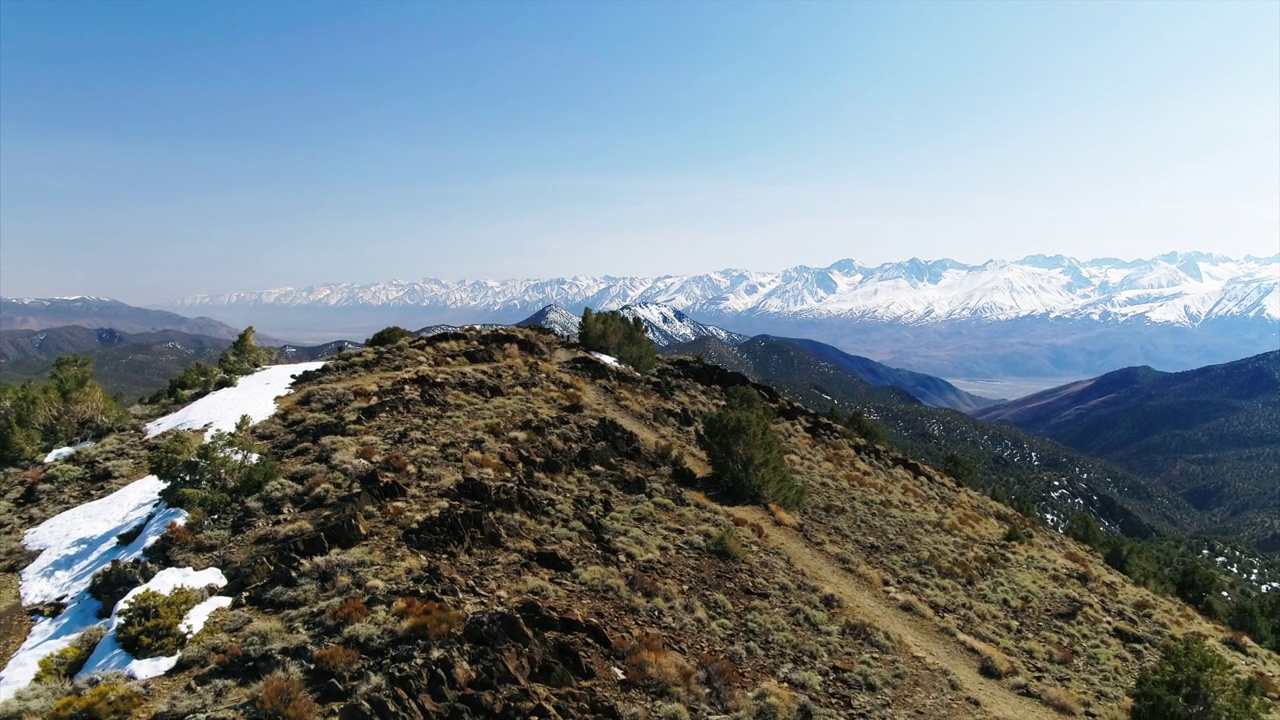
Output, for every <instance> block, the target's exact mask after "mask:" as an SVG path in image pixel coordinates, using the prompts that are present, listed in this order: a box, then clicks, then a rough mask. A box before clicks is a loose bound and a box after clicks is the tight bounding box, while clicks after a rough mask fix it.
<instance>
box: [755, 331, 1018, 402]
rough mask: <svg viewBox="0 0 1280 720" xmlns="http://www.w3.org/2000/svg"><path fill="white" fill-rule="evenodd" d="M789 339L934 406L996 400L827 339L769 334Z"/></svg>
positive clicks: (822, 357)
mask: <svg viewBox="0 0 1280 720" xmlns="http://www.w3.org/2000/svg"><path fill="white" fill-rule="evenodd" d="M769 339H770V340H774V341H778V342H785V343H790V344H793V345H796V346H799V347H800V348H803V349H804V350H806V351H808V352H809V353H810V354H812V355H813V356H814V357H815V358H818V359H819V360H820V361H822V362H827V363H830V364H831V365H833V366H834V367H836V368H838V369H840V370H845V371H847V372H851V373H853V374H854V375H857V376H858V377H860V378H862V379H863V380H865V381H867V382H868V383H870V384H872V385H875V386H877V387H884V386H890V387H896V388H900V389H902V390H906V391H907V392H909V393H911V395H912V396H913V397H915V398H916V399H917V400H919V401H920V402H922V403H924V404H925V405H930V406H932V407H946V408H951V409H952V410H959V411H961V412H972V411H974V410H977V409H978V408H981V407H986V406H987V405H991V404H993V403H995V402H996V401H995V400H992V399H990V398H984V397H980V396H978V395H973V394H971V393H967V392H964V391H963V390H960V389H959V388H957V387H956V386H954V385H952V384H951V383H949V382H947V381H946V380H943V379H942V378H938V377H934V376H932V375H925V374H924V373H918V372H912V371H911V370H902V369H899V368H892V367H889V366H888V365H885V364H883V363H878V362H876V361H875V360H871V359H870V358H865V357H860V356H858V355H850V354H848V353H846V352H843V351H841V350H838V349H836V348H834V347H832V346H830V345H827V344H825V343H820V342H818V341H816V340H807V339H801V338H769Z"/></svg>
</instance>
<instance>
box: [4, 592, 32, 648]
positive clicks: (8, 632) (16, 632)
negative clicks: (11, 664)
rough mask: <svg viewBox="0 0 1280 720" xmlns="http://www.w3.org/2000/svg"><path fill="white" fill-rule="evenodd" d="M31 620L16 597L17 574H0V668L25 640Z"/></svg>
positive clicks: (17, 596)
mask: <svg viewBox="0 0 1280 720" xmlns="http://www.w3.org/2000/svg"><path fill="white" fill-rule="evenodd" d="M30 629H31V618H30V617H28V616H27V612H26V610H24V609H23V607H22V599H21V598H20V597H19V595H18V575H17V573H3V574H0V667H3V666H4V664H5V663H7V662H8V661H9V658H11V657H12V656H13V653H14V652H15V651H16V650H17V649H18V646H19V645H21V644H22V643H23V641H24V640H26V639H27V631H28V630H30Z"/></svg>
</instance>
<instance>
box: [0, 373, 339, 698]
mask: <svg viewBox="0 0 1280 720" xmlns="http://www.w3.org/2000/svg"><path fill="white" fill-rule="evenodd" d="M323 364H324V363H323V362H312V363H299V364H296V365H276V366H272V367H267V368H263V369H262V370H259V371H258V372H256V373H254V374H252V375H248V376H245V377H242V378H240V380H239V382H238V383H237V384H236V385H235V387H229V388H224V389H222V390H218V391H216V392H213V393H210V394H208V395H206V396H204V397H203V398H201V399H199V400H197V401H195V402H193V403H191V404H190V405H188V406H186V407H184V408H182V409H181V410H179V411H177V412H175V413H172V414H170V415H166V416H164V417H162V418H160V419H159V420H156V421H155V422H152V423H150V424H148V425H147V435H146V436H147V437H148V438H151V437H155V436H156V435H159V434H160V433H162V432H164V431H166V430H171V429H174V428H182V429H189V430H199V429H206V433H207V434H206V438H207V437H211V436H212V434H213V433H214V432H216V431H218V430H231V429H233V428H234V427H235V424H236V422H237V421H238V420H239V419H240V417H241V416H242V415H248V416H249V417H250V418H251V419H252V421H253V422H255V423H256V422H261V421H262V420H265V419H266V418H268V417H270V416H271V414H272V413H273V412H275V401H276V398H278V397H280V396H282V395H285V394H287V393H288V392H289V390H290V386H291V385H292V383H293V378H294V376H295V375H297V374H298V373H301V372H304V371H306V370H314V369H316V368H318V367H320V366H321V365H323ZM74 449H78V447H77V448H74ZM74 449H73V448H60V450H68V451H69V452H66V453H63V454H59V455H57V456H56V457H55V458H54V459H55V460H58V459H63V458H65V457H67V456H69V455H70V454H71V452H74ZM50 455H54V453H51V454H50ZM164 487H165V483H164V482H162V481H161V480H159V479H158V478H156V477H155V476H154V475H148V476H146V477H144V478H142V479H140V480H137V481H135V482H133V483H131V484H129V485H126V486H125V487H123V488H121V489H119V490H117V491H116V492H114V493H112V494H110V495H108V496H106V497H103V498H99V499H97V500H93V501H91V502H87V503H85V504H83V505H80V506H77V507H74V508H72V509H70V510H67V511H65V512H63V513H60V514H58V515H55V516H54V517H52V518H49V519H48V520H46V521H45V522H43V523H41V524H40V525H37V526H36V527H34V528H31V529H30V530H27V532H26V533H25V534H24V535H23V538H22V544H23V545H25V546H26V547H27V548H30V549H32V550H39V551H41V552H40V555H39V556H38V557H37V558H36V559H35V560H34V561H32V563H31V564H30V565H28V566H27V567H26V568H25V569H23V571H22V573H21V583H20V586H19V594H20V596H21V598H22V603H23V605H24V606H31V605H38V604H42V603H50V602H62V603H65V606H66V607H65V609H64V610H63V612H62V613H61V614H59V615H58V616H56V617H51V618H49V617H46V618H40V619H38V620H37V621H36V624H35V626H34V627H32V628H31V632H30V633H29V634H28V635H27V639H26V641H24V642H23V643H22V646H21V647H19V648H18V650H17V652H15V653H14V655H13V657H12V658H11V659H10V660H9V663H8V665H6V666H5V668H4V671H3V672H0V701H3V700H7V699H8V698H10V697H12V696H13V694H14V693H15V692H17V691H18V690H19V689H21V688H23V687H25V686H26V685H28V684H29V683H30V682H31V681H32V679H34V678H35V675H36V671H37V670H38V664H39V662H40V659H41V658H44V657H46V656H48V655H50V654H52V653H55V652H57V651H59V650H61V649H63V648H65V647H67V646H69V645H71V643H72V642H74V641H75V639H76V637H78V636H79V635H80V633H82V632H84V631H85V630H86V629H88V628H89V627H90V626H92V625H103V626H105V627H107V629H108V633H107V636H106V637H104V638H103V640H102V642H100V643H99V644H98V647H97V648H96V649H95V650H94V653H93V655H92V656H91V657H90V659H89V662H88V663H86V665H85V668H84V670H83V671H82V672H81V674H82V675H83V674H92V673H94V672H103V671H106V670H121V671H124V672H126V673H128V674H130V675H131V676H133V677H136V678H149V677H155V676H157V675H162V674H164V673H165V672H167V671H168V670H169V669H171V668H172V667H173V665H174V663H176V662H177V656H173V657H168V658H148V659H145V660H137V659H135V658H133V657H132V656H130V655H129V654H128V653H127V652H125V651H124V650H123V649H122V648H120V646H119V643H117V642H116V640H115V626H116V625H117V623H118V617H117V614H116V613H118V612H119V611H120V610H123V609H124V608H126V607H128V603H129V601H130V600H132V598H133V596H134V595H136V594H137V593H138V592H141V591H142V590H143V589H152V590H155V591H157V592H162V593H165V594H168V593H171V592H173V590H174V588H177V587H183V586H186V587H196V588H200V587H206V586H215V587H222V586H223V585H226V582H227V581H226V578H225V577H223V575H222V571H221V570H219V569H218V568H207V569H204V570H200V571H196V570H193V569H191V568H166V569H164V570H162V571H160V572H159V573H158V574H157V575H156V576H155V577H154V578H152V579H151V581H150V582H148V583H147V584H146V585H144V586H143V587H141V588H137V589H135V590H134V591H132V592H130V593H129V595H127V596H125V598H123V599H122V600H121V601H120V602H119V603H117V604H116V607H115V608H114V611H113V613H112V615H111V617H110V618H107V619H106V620H101V619H99V618H98V617H97V612H98V609H99V607H101V603H100V602H99V601H98V600H95V599H94V598H93V597H92V596H90V595H89V583H90V581H91V580H92V579H93V575H94V573H96V572H97V571H98V570H100V569H102V568H103V567H105V566H106V565H108V564H110V563H111V561H112V560H121V561H129V560H133V559H135V558H139V557H141V556H142V555H143V552H144V551H145V550H146V549H147V548H148V547H149V546H150V545H151V544H152V543H154V542H155V541H156V540H157V539H158V538H159V537H160V535H162V534H163V533H164V531H165V528H167V527H168V525H169V523H171V522H173V523H178V524H182V523H184V522H185V521H186V517H187V514H186V512H185V511H183V510H180V509H178V508H170V507H167V506H166V505H165V504H164V503H162V502H161V501H160V491H161V490H163V489H164ZM139 527H141V528H142V531H141V534H139V535H138V537H136V538H134V540H133V541H132V542H130V543H129V544H128V545H121V544H120V543H119V541H118V540H117V538H118V537H119V536H120V535H121V534H123V533H125V532H128V531H131V530H136V529H138V528H139ZM230 603H231V598H227V597H219V596H214V597H211V598H209V599H208V600H206V601H204V602H202V603H201V604H200V605H197V606H196V607H195V608H193V609H192V610H191V612H189V613H188V614H187V616H186V617H185V618H184V620H183V625H184V627H185V628H186V629H187V630H188V632H189V633H191V634H195V633H196V632H199V630H200V628H201V627H203V626H204V622H205V620H206V619H207V618H208V617H209V615H210V614H211V613H212V612H213V611H214V610H216V609H217V608H219V607H226V606H228V605H229V604H230Z"/></svg>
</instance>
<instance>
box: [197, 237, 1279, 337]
mask: <svg viewBox="0 0 1280 720" xmlns="http://www.w3.org/2000/svg"><path fill="white" fill-rule="evenodd" d="M639 303H660V304H663V305H669V306H671V307H674V308H676V309H677V310H681V311H684V312H693V313H700V314H704V315H712V314H730V315H732V314H748V315H754V314H766V315H777V316H788V317H797V318H821V317H840V318H849V319H860V320H878V321H887V322H897V323H908V324H928V323H937V322H943V321H949V320H973V319H982V320H1009V319H1014V318H1020V317H1030V316H1038V317H1049V318H1077V319H1093V320H1109V321H1124V320H1135V319H1141V320H1143V321H1146V322H1152V323H1168V324H1174V325H1181V326H1187V327H1193V326H1196V325H1199V324H1200V323H1202V322H1204V321H1206V320H1209V319H1212V318H1224V317H1232V318H1236V317H1266V318H1271V319H1280V255H1277V256H1275V257H1270V258H1258V257H1253V256H1248V257H1246V258H1244V259H1243V260H1234V259H1231V258H1228V257H1225V256H1222V255H1213V254H1208V253H1168V254H1165V255H1160V256H1157V257H1155V258H1151V259H1149V260H1135V261H1131V262H1126V261H1122V260H1117V259H1114V258H1101V259H1095V260H1089V261H1084V262H1081V261H1079V260H1075V259H1073V258H1068V257H1063V256H1061V255H1055V256H1051V257H1046V256H1043V255H1032V256H1028V257H1026V258H1023V259H1022V260H1019V261H1017V262H1008V261H997V260H992V261H988V262H986V263H983V264H981V265H966V264H963V263H959V262H956V261H954V260H948V259H943V260H936V261H925V260H920V259H917V258H913V259H911V260H907V261H904V262H897V263H885V264H882V265H878V266H875V267H869V266H864V265H861V264H859V263H858V262H857V261H854V260H841V261H839V262H836V263H833V264H832V265H829V266H827V267H824V268H811V267H806V266H803V265H801V266H797V267H794V268H790V269H788V270H784V271H782V272H755V271H748V270H722V271H719V272H713V273H705V274H700V275H664V276H661V277H612V276H604V277H588V276H574V277H567V278H552V279H545V280H468V281H458V282H451V281H446V280H440V279H437V278H426V279H424V280H422V281H421V282H401V281H393V282H386V283H373V284H352V283H342V284H334V285H319V286H312V287H306V288H296V289H295V288H278V289H274V290H265V291H260V292H246V293H231V294H225V295H198V296H195V297H191V298H187V299H184V300H181V301H179V302H178V306H180V307H218V306H231V305H241V306H244V305H252V306H292V307H299V306H327V307H344V306H346V307H350V306H421V307H436V308H448V309H458V308H467V309H473V310H476V311H481V312H489V313H519V312H532V311H534V310H536V309H538V308H541V307H545V306H546V305H552V304H555V305H560V306H561V307H564V308H566V309H568V310H570V311H577V310H581V309H582V308H583V307H592V308H595V309H601V310H614V309H618V308H620V307H623V306H624V305H635V304H639Z"/></svg>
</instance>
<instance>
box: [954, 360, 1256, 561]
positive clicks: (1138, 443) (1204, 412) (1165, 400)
mask: <svg viewBox="0 0 1280 720" xmlns="http://www.w3.org/2000/svg"><path fill="white" fill-rule="evenodd" d="M977 417H979V418H983V419H989V420H993V421H996V422H1002V423H1007V424H1012V425H1017V426H1019V427H1022V428H1025V429H1027V430H1029V431H1031V432H1034V433H1037V434H1039V435H1043V436H1045V437H1049V438H1053V439H1054V440H1057V441H1059V442H1062V443H1063V444H1065V445H1067V446H1069V447H1072V448H1075V449H1077V450H1079V451H1081V452H1084V453H1088V454H1090V455H1094V456H1097V457H1100V458H1104V459H1106V460H1108V461H1111V462H1114V463H1116V464H1117V465H1119V466H1120V467H1123V468H1126V469H1128V470H1129V471H1131V472H1133V473H1134V474H1135V475H1139V476H1141V477H1144V478H1148V479H1150V480H1152V481H1154V482H1155V483H1157V484H1158V485H1160V486H1161V487H1163V488H1166V489H1168V490H1170V491H1172V492H1174V493H1176V494H1178V495H1179V496H1181V497H1182V498H1184V499H1185V500H1186V501H1187V502H1188V503H1190V504H1191V505H1192V506H1193V507H1195V508H1196V509H1197V510H1199V511H1201V512H1202V513H1205V514H1206V518H1207V520H1208V521H1209V523H1211V524H1214V525H1218V526H1219V527H1220V528H1221V530H1222V531H1224V532H1237V533H1240V532H1243V533H1245V534H1247V535H1249V537H1250V539H1251V540H1253V541H1254V543H1255V545H1256V546H1257V547H1259V548H1260V549H1267V550H1269V551H1277V550H1280V352H1270V353H1264V354H1262V355H1255V356H1253V357H1250V358H1246V359H1244V360H1239V361H1236V362H1231V363H1225V364H1222V365H1211V366H1208V367H1203V368H1199V369H1196V370H1188V371H1186V372H1180V373H1163V372H1158V371H1156V370H1152V369H1151V368H1127V369H1125V370H1118V371H1116V372H1113V373H1108V374H1106V375H1102V376H1100V377H1097V378H1094V379H1092V380H1084V381H1081V382H1077V383H1071V384H1069V385H1064V386H1062V387H1058V388H1052V389H1050V390H1045V391H1043V392H1040V393H1036V394H1034V395H1030V396H1028V397H1025V398H1020V399H1018V400H1014V401H1012V402H1008V403H1003V404H1000V405H996V406H994V407H991V408H987V409H985V410H982V411H980V412H978V413H977Z"/></svg>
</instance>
